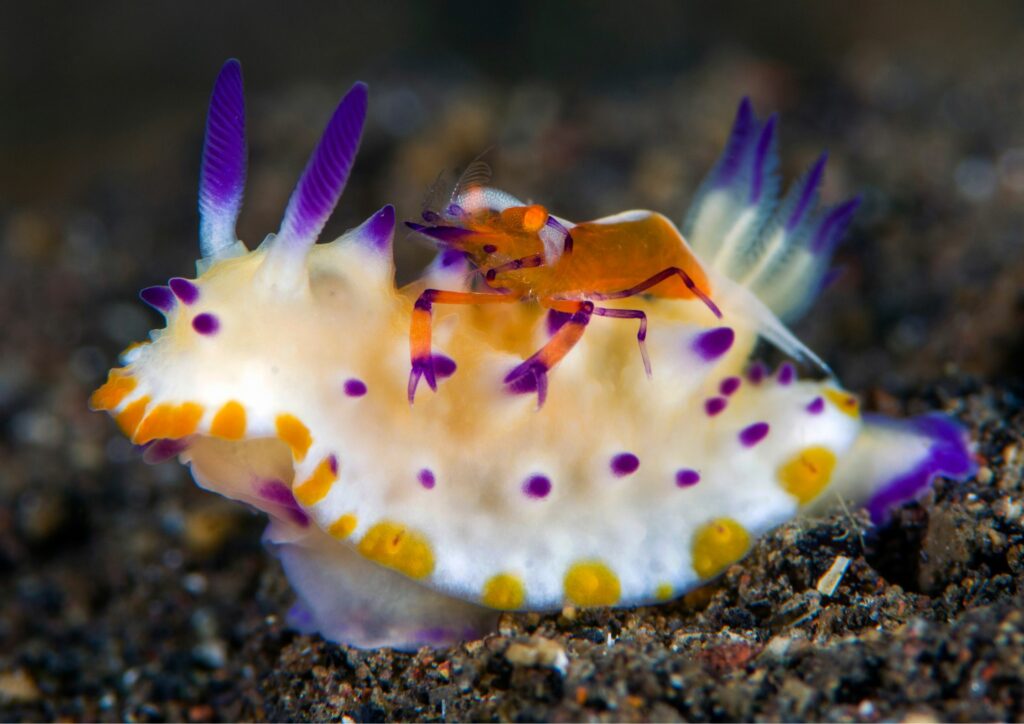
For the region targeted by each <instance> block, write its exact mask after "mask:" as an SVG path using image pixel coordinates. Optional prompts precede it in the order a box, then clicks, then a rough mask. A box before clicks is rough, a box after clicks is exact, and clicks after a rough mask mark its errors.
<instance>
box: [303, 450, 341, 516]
mask: <svg viewBox="0 0 1024 724" xmlns="http://www.w3.org/2000/svg"><path fill="white" fill-rule="evenodd" d="M337 479H338V463H337V461H335V460H334V458H333V457H326V458H324V459H323V460H321V461H320V464H319V465H317V466H316V470H314V471H313V474H312V475H310V476H309V478H308V479H307V480H306V481H305V482H304V483H302V484H301V485H299V486H298V487H297V488H295V499H296V500H298V501H299V502H300V503H302V504H303V505H305V506H310V505H314V504H316V503H319V502H320V501H321V500H323V499H324V497H325V496H326V495H327V493H328V491H329V490H330V489H331V486H332V485H334V481H335V480H337Z"/></svg>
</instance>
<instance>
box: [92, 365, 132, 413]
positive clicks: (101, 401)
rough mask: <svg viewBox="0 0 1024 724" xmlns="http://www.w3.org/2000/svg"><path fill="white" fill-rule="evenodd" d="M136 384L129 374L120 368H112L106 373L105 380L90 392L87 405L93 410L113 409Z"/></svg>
mask: <svg viewBox="0 0 1024 724" xmlns="http://www.w3.org/2000/svg"><path fill="white" fill-rule="evenodd" d="M137 385H138V383H137V382H136V381H135V378H134V377H132V376H131V375H129V374H127V373H126V372H124V371H122V370H120V369H112V370H110V373H109V374H108V375H107V381H106V382H104V383H103V385H102V386H101V387H100V388H99V389H97V390H96V391H95V392H93V393H92V396H91V397H90V398H89V407H91V408H92V409H94V410H113V409H114V408H115V407H117V406H118V405H120V404H121V400H123V399H124V398H125V397H127V396H128V393H129V392H131V391H132V390H134V389H135V387H136V386H137Z"/></svg>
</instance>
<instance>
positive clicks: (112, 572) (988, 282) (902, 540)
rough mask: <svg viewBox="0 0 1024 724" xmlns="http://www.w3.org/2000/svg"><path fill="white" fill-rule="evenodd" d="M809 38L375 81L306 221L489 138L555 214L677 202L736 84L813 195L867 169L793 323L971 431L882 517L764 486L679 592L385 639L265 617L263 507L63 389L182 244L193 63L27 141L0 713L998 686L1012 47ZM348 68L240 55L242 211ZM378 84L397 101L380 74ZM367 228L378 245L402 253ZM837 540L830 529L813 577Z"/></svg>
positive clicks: (119, 327) (705, 160)
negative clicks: (622, 71) (32, 161)
mask: <svg viewBox="0 0 1024 724" xmlns="http://www.w3.org/2000/svg"><path fill="white" fill-rule="evenodd" d="M953 65H955V64H953ZM837 73H838V74H837V76H836V77H829V78H828V79H827V81H824V80H822V79H817V80H815V79H807V78H799V77H796V76H795V75H793V74H792V73H790V72H788V71H787V70H786V68H785V67H784V66H778V65H773V64H766V63H759V62H756V61H753V60H749V59H744V58H737V57H731V56H730V57H720V58H718V59H717V60H711V61H709V62H708V63H706V64H705V65H702V66H701V67H700V69H699V70H698V71H694V72H693V73H690V74H686V75H681V76H677V77H672V78H661V79H658V80H657V81H656V82H655V81H652V82H650V83H645V84H641V85H640V86H638V87H634V88H630V89H629V90H628V92H627V91H626V90H623V89H617V90H616V89H614V88H612V89H610V90H607V91H596V90H593V89H592V90H590V91H587V92H583V91H580V92H577V93H575V94H573V95H564V94H562V93H560V92H556V91H555V90H553V89H551V88H549V87H546V86H544V85H543V84H519V85H515V86H513V87H502V88H497V87H494V86H487V85H485V84H481V83H477V82H474V81H469V80H466V81H464V82H460V83H452V82H450V81H448V82H446V83H445V84H441V83H440V81H438V80H436V79H432V78H425V77H419V78H417V77H412V78H409V79H405V80H403V81H402V83H407V84H408V85H399V84H398V83H397V82H396V81H394V80H393V81H392V82H391V84H390V85H388V83H386V82H383V83H378V84H377V85H375V86H374V87H373V89H372V95H371V120H370V126H369V129H368V135H367V139H366V142H365V144H364V149H363V152H362V154H361V156H360V159H359V161H358V162H357V165H356V169H355V174H354V176H353V180H352V182H351V184H350V187H349V190H348V191H347V193H346V195H345V197H344V199H343V201H342V208H341V209H340V210H339V214H338V218H337V219H336V220H335V221H334V222H332V226H331V227H330V228H329V230H328V233H329V232H331V231H340V230H342V229H344V228H346V227H348V226H352V225H354V223H355V222H357V221H358V220H359V219H360V218H362V217H363V216H365V215H367V214H369V213H370V212H371V211H373V210H374V209H375V208H376V207H377V205H379V204H381V203H384V202H386V201H396V202H397V203H398V204H399V213H400V217H401V218H411V217H414V216H415V215H417V213H418V211H419V207H418V205H419V201H420V197H421V196H422V195H423V193H424V189H425V188H426V187H427V186H428V185H429V183H430V181H432V180H433V177H434V175H435V174H436V173H437V171H439V170H441V169H443V168H450V167H454V166H458V165H459V164H464V163H466V162H467V161H468V160H469V159H470V158H472V157H473V156H474V155H476V153H478V152H479V151H480V150H482V149H484V148H486V147H487V146H488V145H491V144H494V145H495V146H496V150H495V151H494V152H493V153H492V154H491V156H490V160H491V162H492V164H493V165H494V167H495V169H496V182H497V184H498V185H499V186H503V187H506V188H508V189H509V190H510V191H512V192H515V193H518V194H520V195H523V196H531V197H533V198H535V199H537V200H541V201H544V202H545V203H548V204H549V206H551V207H553V208H554V209H555V210H556V211H558V212H559V213H561V214H563V215H566V216H570V217H573V218H591V217H593V216H597V215H601V214H606V213H611V212H614V211H618V210H620V209H624V208H630V207H633V206H640V207H650V208H655V209H658V210H661V211H665V212H668V213H670V214H671V215H672V216H675V217H678V216H679V215H680V213H681V211H682V209H683V208H684V207H685V199H686V198H688V196H689V195H690V193H692V190H693V189H694V188H695V186H696V183H697V181H698V180H699V177H700V175H701V174H703V173H704V171H705V170H706V169H707V168H708V166H709V164H710V163H711V161H712V160H713V158H714V156H715V155H716V154H717V152H718V148H719V147H720V144H721V141H722V140H723V137H724V134H725V132H726V131H727V128H728V124H729V122H730V120H731V114H732V110H733V108H734V106H735V103H736V101H737V99H738V98H739V97H740V96H741V95H742V94H743V93H744V92H747V91H749V92H752V93H753V95H754V98H755V105H756V107H757V109H758V110H759V112H761V113H762V114H765V113H767V112H769V111H772V110H781V111H782V123H783V126H782V140H783V144H782V149H783V158H784V161H783V169H784V171H785V172H786V174H787V177H788V178H792V176H793V175H794V174H795V173H797V172H798V171H799V170H800V168H801V167H802V166H803V165H805V164H807V163H809V162H810V161H811V160H812V159H813V158H814V155H815V154H816V152H817V150H818V149H819V148H820V147H822V146H825V145H827V146H828V147H829V148H830V151H831V162H830V170H829V171H828V181H827V186H826V191H825V196H826V199H828V200H830V201H838V200H839V199H840V198H842V197H843V196H844V195H848V194H852V193H854V192H856V191H857V190H862V191H863V192H864V193H865V199H866V203H865V206H864V208H863V212H862V213H861V214H860V216H859V220H858V223H857V226H856V228H855V230H854V232H853V234H852V235H851V238H850V239H849V241H848V243H847V244H846V245H845V247H844V249H843V251H842V253H841V255H840V260H839V261H840V263H842V264H845V265H846V267H847V274H846V275H845V277H844V278H843V279H842V280H841V281H840V282H839V283H838V284H837V285H836V286H835V287H834V288H833V289H831V290H829V291H828V292H827V293H826V294H825V296H824V297H823V299H822V301H821V302H820V303H819V304H818V305H817V306H816V308H815V309H814V310H813V311H812V313H811V314H810V316H809V318H808V319H807V320H805V321H804V322H802V323H801V325H800V326H799V327H798V331H799V332H800V333H801V334H802V335H803V336H804V338H805V339H807V341H808V342H809V343H810V344H811V346H812V347H814V348H816V349H817V350H819V351H820V352H822V353H823V356H824V357H825V358H826V359H827V360H829V362H830V363H832V364H833V366H834V368H835V369H836V371H837V372H838V374H839V376H840V378H841V379H843V380H844V382H845V383H846V384H847V385H848V386H849V387H850V388H851V389H854V390H859V391H862V392H863V393H864V394H865V401H866V406H867V407H868V408H873V409H880V410H882V411H884V412H887V413H895V414H912V413H920V412H923V411H926V410H931V409H941V410H945V411H947V412H949V413H950V414H952V415H954V416H955V417H957V418H959V419H960V420H962V421H963V422H964V423H965V424H966V425H967V426H968V427H969V428H970V430H971V433H972V436H973V438H974V439H975V440H976V441H977V444H978V448H977V451H978V461H979V465H980V469H979V473H978V475H977V476H976V477H975V478H974V479H972V480H970V481H968V482H967V483H964V484H952V483H949V482H945V481H939V482H938V484H937V485H936V486H935V490H934V492H933V493H931V494H929V495H928V496H927V497H926V498H925V499H924V500H923V501H921V503H919V504H911V505H908V506H907V507H905V508H904V509H903V510H902V511H901V512H900V513H899V514H898V515H897V516H896V517H895V519H894V520H893V521H891V522H890V523H889V524H888V525H886V526H885V527H883V528H881V529H874V528H872V527H871V526H870V525H868V523H867V519H866V517H865V516H864V514H863V512H862V511H856V510H854V511H847V512H843V511H840V512H837V513H836V514H835V515H833V516H832V517H829V518H826V519H823V520H815V521H796V522H793V523H791V524H789V525H787V526H785V527H783V528H781V529H779V530H777V531H775V532H774V533H773V534H772V535H770V536H768V537H767V538H766V539H765V540H762V541H761V542H760V543H759V544H758V545H757V546H756V547H755V549H754V550H753V552H752V553H751V555H750V556H749V557H748V558H747V559H746V560H745V561H744V562H742V563H741V564H739V565H736V566H733V567H732V568H731V569H729V571H728V573H727V574H726V575H725V576H724V577H723V578H722V579H721V580H719V581H718V582H717V583H715V584H714V585H713V586H710V587H708V588H706V589H703V590H701V591H699V592H697V593H695V594H693V595H691V596H688V597H687V598H686V599H685V600H684V601H677V602H674V603H671V604H668V605H665V606H661V607H657V608H645V609H636V610H625V611H603V610H598V611H587V612H578V613H575V614H573V613H572V612H566V613H563V615H544V616H541V615H514V616H507V617H505V618H504V619H503V624H502V628H501V633H500V634H497V635H493V636H489V637H487V638H485V639H483V640H480V641H472V642H468V643H466V644H465V645H462V646H459V647H456V648H453V649H446V650H440V651H429V650H422V651H420V652H419V653H417V654H398V653H394V652H391V651H371V652H365V651H356V650H351V649H348V648H346V647H343V646H337V645H333V644H328V643H325V642H324V641H323V640H321V639H320V638H318V637H315V636H300V635H297V634H295V633H294V632H291V631H289V630H287V629H286V628H284V627H283V625H282V614H283V612H284V611H286V610H287V608H288V606H289V605H290V601H291V598H290V593H289V591H288V588H287V584H286V582H285V580H284V578H283V575H282V573H281V571H280V569H279V568H278V566H277V564H276V563H274V562H273V561H271V560H270V558H269V557H268V556H267V555H265V554H264V552H263V551H262V550H261V547H260V543H259V537H260V533H261V529H262V521H261V519H259V518H257V517H256V516H254V515H252V514H250V513H249V512H247V511H246V510H244V509H243V508H241V507H240V506H237V505H233V504H229V503H227V502H226V501H223V500H221V499H219V498H216V497H214V496H212V495H210V494H207V493H204V492H202V491H200V490H198V489H197V488H196V487H195V486H194V485H193V484H192V483H191V482H190V480H189V478H188V475H187V473H186V471H185V470H184V469H182V468H181V467H180V466H177V465H176V464H173V463H172V464H164V465H161V466H157V467H148V466H146V465H144V464H142V463H141V462H140V460H139V455H138V454H137V453H136V452H135V451H133V450H132V448H131V447H130V446H129V445H128V444H127V443H126V442H125V441H124V440H123V439H121V438H120V437H119V436H118V435H117V433H116V432H115V430H114V426H113V425H112V423H111V422H110V421H109V420H108V419H107V418H106V417H105V416H101V415H97V414H92V413H90V412H88V411H87V410H86V408H85V399H86V397H87V395H88V393H89V391H90V390H91V389H92V388H93V387H94V386H96V385H97V384H98V383H99V382H100V381H101V380H102V376H103V374H104V373H105V370H106V368H107V367H109V366H110V365H111V364H112V363H113V361H114V355H115V354H116V352H117V351H118V350H119V349H120V348H121V347H123V346H125V345H126V344H127V343H128V342H130V341H132V340H134V339H139V338H141V337H143V336H144V334H145V331H146V330H147V329H148V328H149V327H150V326H152V325H154V324H155V323H156V318H155V315H152V314H150V313H149V312H148V310H146V309H145V308H144V307H143V306H142V305H141V304H140V303H137V302H136V301H134V295H135V293H136V291H137V290H138V289H139V288H140V287H142V286H145V285H148V284H154V283H162V282H163V281H164V280H165V279H166V278H168V277H170V276H174V275H188V274H189V272H190V271H191V262H192V259H193V258H194V255H195V243H194V241H193V240H194V238H195V233H194V228H195V219H194V215H193V209H194V201H193V197H192V194H193V193H194V184H193V181H192V179H193V178H194V175H195V172H196V168H197V162H198V161H197V159H198V151H199V143H200V127H199V123H201V121H200V119H201V114H202V112H203V108H202V104H203V103H204V99H203V97H202V96H197V97H196V98H195V103H196V108H189V109H188V112H187V113H186V112H184V111H183V112H182V113H181V114H180V115H179V116H174V117H159V118H157V117H154V118H151V119H150V120H149V122H148V123H145V124H143V125H141V126H140V127H139V128H138V130H137V132H134V133H131V134H124V135H123V136H122V137H119V138H116V139H108V140H109V142H107V143H102V144H96V145H94V146H92V145H88V144H86V145H85V146H79V147H78V148H77V150H76V151H75V152H74V153H71V154H68V153H64V152H62V153H57V152H54V154H53V157H52V158H51V157H46V156H42V157H40V158H39V159H37V163H38V165H39V166H40V168H37V169H36V172H37V174H38V178H39V179H52V180H53V183H54V184H55V188H54V189H52V193H50V195H49V196H48V197H46V199H47V200H46V201H38V202H31V203H30V202H26V203H25V204H19V205H11V204H6V205H4V206H2V207H0V228H2V229H3V237H2V246H0V250H2V256H0V328H2V330H3V334H2V337H0V351H2V356H0V432H2V437H0V476H2V478H0V575H2V577H0V719H2V720H9V719H70V720H93V719H100V720H118V719H130V720H205V719H219V720H233V719H255V720H274V719H341V718H349V719H354V720H360V721H362V720H371V721H372V720H384V719H460V720H467V719H482V720H492V719H509V720H543V719H550V720H563V721H564V720H577V719H595V718H596V719H607V720H642V719H652V720H671V719H680V718H684V719H719V720H722V719H755V718H759V719H850V720H854V719H855V720H879V719H909V720H922V719H929V718H941V719H954V720H989V719H1021V718H1024V612H1022V610H1021V604H1022V583H1024V525H1022V515H1024V498H1022V494H1024V490H1022V467H1024V440H1022V431H1024V384H1022V383H1021V377H1020V375H1019V369H1020V367H1019V365H1020V353H1021V352H1022V351H1024V332H1022V329H1024V327H1022V325H1021V321H1022V317H1024V296H1022V291H1021V289H1022V284H1021V282H1022V280H1024V254H1022V248H1024V233H1022V229H1024V213H1022V209H1024V122H1022V120H1021V119H1022V118H1024V69H1022V66H1021V65H1020V64H1019V61H1018V60H1014V59H1013V58H1007V60H1006V62H1005V63H1004V64H999V63H989V64H987V65H986V66H985V69H984V73H978V72H977V68H974V69H973V70H972V69H965V70H963V72H958V70H957V69H956V68H953V69H951V70H947V71H946V72H945V73H944V74H942V75H936V74H935V73H934V72H932V71H931V70H930V69H929V66H927V65H926V64H917V65H915V64H914V63H902V62H895V61H887V60H885V59H884V58H882V57H879V56H873V55H872V54H871V53H869V52H864V53H861V54H857V53H853V54H851V55H850V56H849V57H848V58H847V59H846V60H845V61H844V64H843V65H842V67H841V69H840V70H839V71H837ZM211 80H212V73H211ZM349 80H350V79H349ZM347 82H348V80H343V81H339V84H338V86H337V87H333V86H332V87H330V88H326V87H316V88H313V89H307V90H305V91H299V90H295V91H289V92H278V93H276V94H272V93H269V92H267V91H266V89H265V88H261V85H260V78H259V77H258V76H256V75H255V74H253V75H250V77H249V78H248V85H249V89H250V94H251V95H250V98H251V99H252V100H251V103H250V114H249V121H250V123H249V125H250V129H251V134H252V143H253V157H252V163H251V175H250V191H249V194H248V196H247V207H246V208H247V210H246V211H245V212H244V218H243V224H242V229H241V231H242V235H243V237H244V238H246V239H247V240H248V241H249V242H250V244H252V243H255V242H258V241H259V240H260V239H261V238H262V235H263V234H264V233H266V232H267V231H269V230H271V229H274V228H276V225H277V216H278V214H279V210H280V209H282V208H283V205H284V199H285V198H286V196H287V193H288V191H289V188H290V185H291V183H292V182H293V180H294V178H295V177H296V176H297V174H298V171H299V169H300V168H301V166H302V164H303V162H304V157H305V154H306V153H307V152H308V150H309V149H310V148H311V146H312V143H313V142H314V141H315V138H316V135H317V133H318V129H319V125H320V123H321V122H322V119H323V118H324V116H325V114H326V113H327V111H328V108H329V106H330V104H331V103H332V102H333V98H335V97H337V95H338V94H340V92H341V91H342V90H343V89H344V87H346V85H347ZM442 85H443V88H444V91H443V93H441V92H438V91H437V88H439V87H441V86H442ZM432 89H433V90H432ZM408 94H412V96H410V95H408ZM396 97H397V100H396ZM410 97H413V98H415V99H417V100H416V102H415V103H412V105H411V107H414V108H415V109H416V114H415V117H413V118H406V117H404V116H401V114H399V119H398V120H399V121H401V122H398V121H396V120H395V118H394V117H392V116H393V115H394V114H393V113H392V116H387V115H386V113H385V111H384V110H381V109H384V108H389V107H393V106H396V104H397V107H400V108H408V107H410V101H409V98H410ZM389 98H390V99H391V100H390V102H391V106H388V103H389V100H388V99H389ZM374 104H376V105H374ZM374 108H377V109H378V110H377V111H374V110H373V109H374ZM1013 149H1016V150H1013ZM101 159H102V164H100V160H101ZM36 183H41V182H40V181H38V180H37V181H36ZM396 246H397V247H398V248H399V249H400V253H401V254H403V256H404V258H403V263H404V264H405V266H404V267H403V268H404V270H405V271H404V273H405V274H406V276H408V275H409V274H410V273H411V270H413V269H414V268H415V266H416V264H419V263H422V261H423V260H424V259H425V258H426V257H427V254H426V251H425V250H424V249H423V248H421V247H419V246H417V244H416V243H415V242H413V241H412V240H410V239H408V238H407V237H404V236H402V235H400V236H399V238H398V239H397V242H396ZM556 382H557V381H556ZM837 556H846V557H847V558H849V559H850V560H851V562H850V564H849V568H848V569H847V570H846V572H845V575H844V576H843V577H842V580H841V582H840V583H839V585H838V587H837V588H836V589H835V591H834V592H833V593H832V595H824V594H822V593H821V592H819V590H818V589H819V579H821V577H822V576H823V574H825V572H826V571H827V570H828V569H829V568H830V567H831V566H832V565H833V563H834V562H835V561H836V558H837ZM821 587H822V588H824V586H821ZM563 654H564V656H563ZM531 662H534V663H532V664H531Z"/></svg>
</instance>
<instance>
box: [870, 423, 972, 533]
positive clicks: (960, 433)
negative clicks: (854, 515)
mask: <svg viewBox="0 0 1024 724" xmlns="http://www.w3.org/2000/svg"><path fill="white" fill-rule="evenodd" d="M864 421H865V423H869V424H875V425H885V426H890V427H910V428H912V429H914V430H915V431H916V432H917V433H919V434H922V435H925V436H927V437H928V438H930V439H931V440H932V445H931V447H930V448H929V449H928V453H927V454H926V455H925V457H924V459H923V460H921V461H920V462H919V463H918V464H917V465H915V466H914V467H913V468H911V469H910V470H909V471H907V472H906V473H904V474H903V475H900V476H899V477H897V478H895V479H894V480H891V481H889V482H888V483H887V484H885V485H883V486H882V487H880V488H879V489H878V490H877V491H875V494H874V495H873V496H872V497H871V499H870V500H869V501H868V503H867V509H868V511H869V512H870V513H871V520H872V521H873V522H874V523H876V524H877V523H880V522H882V521H883V520H885V516H886V513H887V512H888V510H889V509H890V508H891V507H893V506H895V505H898V504H899V503H902V502H904V501H906V500H911V499H913V498H915V497H917V496H918V494H920V493H921V492H922V491H923V490H925V489H926V488H927V487H928V485H929V483H931V481H932V479H933V478H934V477H935V476H936V475H946V476H948V477H951V478H956V479H959V480H963V479H964V478H966V477H967V476H969V475H971V474H972V473H973V472H974V471H975V469H976V466H975V463H974V460H973V459H972V458H971V453H970V449H969V441H968V439H967V433H966V431H965V430H964V428H962V427H961V426H960V425H958V424H957V423H956V422H954V421H953V420H951V419H950V418H949V417H947V416H946V415H942V414H939V413H932V414H930V415H924V416H922V417H916V418H913V419H911V420H906V421H899V422H897V421H893V420H888V419H886V418H884V417H882V416H880V415H865V416H864Z"/></svg>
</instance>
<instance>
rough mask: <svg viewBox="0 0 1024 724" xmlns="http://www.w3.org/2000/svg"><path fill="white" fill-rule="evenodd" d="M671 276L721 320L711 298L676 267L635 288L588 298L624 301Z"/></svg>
mask: <svg viewBox="0 0 1024 724" xmlns="http://www.w3.org/2000/svg"><path fill="white" fill-rule="evenodd" d="M673 276H678V277H679V278H680V279H681V280H682V282H683V284H685V285H686V288H687V289H689V290H690V291H691V292H693V294H694V295H696V296H697V298H698V299H700V300H701V301H702V302H704V304H705V305H707V308H708V309H710V310H711V311H712V313H713V314H714V315H715V316H716V317H718V318H719V319H721V318H722V311H721V310H720V309H719V308H718V305H717V304H715V303H714V302H713V301H711V297H709V296H708V295H707V294H706V293H705V292H704V290H703V289H701V288H700V287H698V286H697V284H696V282H694V281H693V278H692V277H690V275H689V274H687V273H686V272H685V271H683V270H682V269H680V268H679V267H677V266H670V267H668V268H667V269H662V270H661V271H660V272H658V273H657V274H655V275H654V276H652V277H650V278H649V279H645V280H644V281H642V282H640V283H639V284H637V285H636V286H633V287H630V288H629V289H623V290H622V291H621V292H612V293H610V294H600V293H598V294H590V295H588V296H589V297H590V298H591V299H598V300H604V299H625V298H626V297H632V296H636V295H637V294H643V293H644V292H646V291H647V290H648V289H650V288H651V287H654V286H657V285H658V284H661V283H662V282H663V281H665V280H666V279H671V278H672V277H673Z"/></svg>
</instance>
